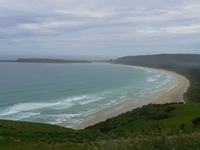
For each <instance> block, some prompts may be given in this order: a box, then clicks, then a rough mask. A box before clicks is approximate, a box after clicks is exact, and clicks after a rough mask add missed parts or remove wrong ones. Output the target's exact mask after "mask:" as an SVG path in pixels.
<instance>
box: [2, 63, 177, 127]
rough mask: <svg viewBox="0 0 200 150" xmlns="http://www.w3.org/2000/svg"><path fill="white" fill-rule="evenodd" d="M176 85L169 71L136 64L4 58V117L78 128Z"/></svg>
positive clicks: (175, 80)
mask: <svg viewBox="0 0 200 150" xmlns="http://www.w3.org/2000/svg"><path fill="white" fill-rule="evenodd" d="M176 84H177V79H176V78H175V77H173V76H171V75H169V74H167V73H164V72H160V71H155V70H151V69H146V68H139V67H133V66H123V65H111V64H100V63H73V64H44V63H4V62H2V63H0V119H6V120H21V121H31V122H42V123H48V124H57V125H61V126H65V127H75V126H76V125H78V124H80V123H82V122H84V121H86V120H89V119H92V118H94V117H97V116H95V115H94V114H95V113H98V112H103V111H105V110H108V108H110V107H112V106H115V105H119V104H121V106H123V104H124V103H125V102H127V101H139V100H140V99H141V98H143V97H145V96H147V95H149V94H153V93H156V92H158V91H166V90H167V89H170V88H173V87H174V86H176ZM109 111H112V110H109ZM105 113H106V112H105Z"/></svg>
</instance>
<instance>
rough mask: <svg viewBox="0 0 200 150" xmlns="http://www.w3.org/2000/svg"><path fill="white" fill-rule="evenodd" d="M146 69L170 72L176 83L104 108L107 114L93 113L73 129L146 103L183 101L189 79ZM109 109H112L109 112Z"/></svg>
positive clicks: (173, 73)
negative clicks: (164, 88)
mask: <svg viewBox="0 0 200 150" xmlns="http://www.w3.org/2000/svg"><path fill="white" fill-rule="evenodd" d="M119 65H120V64H119ZM134 67H140V66H134ZM141 68H148V67H141ZM148 69H151V70H157V71H160V72H164V73H167V74H170V75H171V76H173V77H175V78H176V79H177V80H178V83H177V85H176V86H175V87H173V88H170V89H167V90H166V91H161V92H156V93H153V94H150V95H147V96H146V97H144V98H141V99H140V100H139V101H133V102H132V101H129V102H126V103H125V105H124V106H121V104H119V105H117V106H113V107H111V108H108V109H106V110H105V112H108V113H107V114H105V113H104V112H98V113H96V114H94V115H95V116H96V117H95V118H92V119H89V120H86V121H84V122H83V123H81V124H79V125H77V126H75V127H74V129H84V128H86V127H88V126H90V125H94V124H96V123H98V122H101V121H105V120H106V119H108V118H112V117H115V116H118V115H120V114H122V113H125V112H128V111H131V110H133V109H135V108H137V107H141V106H143V105H147V104H165V103H180V102H182V103H184V100H183V94H184V93H185V92H186V91H187V88H188V87H189V80H188V79H187V78H185V77H184V76H182V75H179V74H177V73H175V72H172V71H167V70H163V69H157V68H148ZM109 110H112V111H110V112H109Z"/></svg>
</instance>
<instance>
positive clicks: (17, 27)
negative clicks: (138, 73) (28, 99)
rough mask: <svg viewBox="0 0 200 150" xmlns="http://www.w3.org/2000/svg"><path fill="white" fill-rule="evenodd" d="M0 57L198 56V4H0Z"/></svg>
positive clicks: (19, 0)
mask: <svg viewBox="0 0 200 150" xmlns="http://www.w3.org/2000/svg"><path fill="white" fill-rule="evenodd" d="M0 3H1V5H0V22H1V23H0V45H1V46H0V55H19V56H20V55H24V56H25V55H29V56H41V57H47V56H52V57H53V56H54V57H66V58H67V57H74V58H76V57H77V58H81V57H82V58H94V59H95V58H116V57H121V56H125V55H144V54H156V53H198V54H199V53H200V49H199V47H200V42H199V39H200V15H199V14H200V1H199V0H190V1H188V0H176V1H174V0H162V1H159V0H151V1H146V0H140V1H134V0H125V1H119V0H112V1H108V0H101V1H97V0H73V1H70V0H40V1H38V0H29V1H27V0H0Z"/></svg>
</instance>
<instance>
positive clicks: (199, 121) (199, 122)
mask: <svg viewBox="0 0 200 150" xmlns="http://www.w3.org/2000/svg"><path fill="white" fill-rule="evenodd" d="M192 124H193V126H199V125H200V117H197V118H195V119H193V120H192Z"/></svg>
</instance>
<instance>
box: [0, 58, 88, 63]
mask: <svg viewBox="0 0 200 150" xmlns="http://www.w3.org/2000/svg"><path fill="white" fill-rule="evenodd" d="M0 62H17V63H91V61H88V60H65V59H43V58H18V59H17V60H0Z"/></svg>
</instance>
